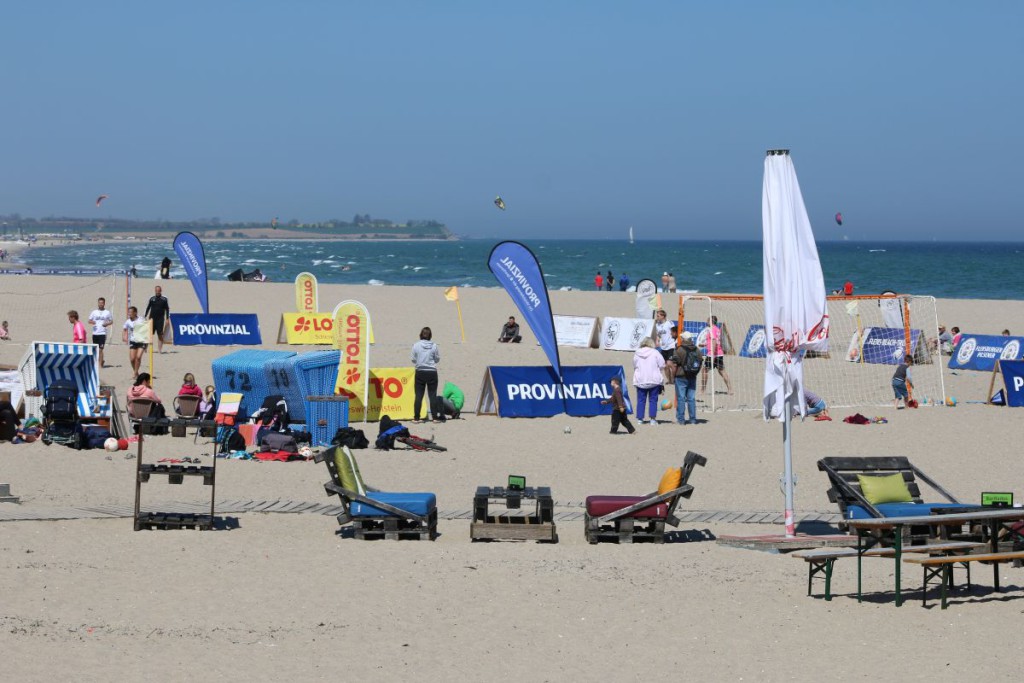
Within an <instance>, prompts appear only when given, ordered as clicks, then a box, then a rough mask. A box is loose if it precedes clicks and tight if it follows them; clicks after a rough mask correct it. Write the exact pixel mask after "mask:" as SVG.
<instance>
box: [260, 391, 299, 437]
mask: <svg viewBox="0 0 1024 683" xmlns="http://www.w3.org/2000/svg"><path fill="white" fill-rule="evenodd" d="M252 421H253V422H259V423H260V424H262V425H263V426H264V427H269V428H271V429H273V430H275V431H278V432H283V431H284V430H286V429H288V424H289V423H290V422H291V416H290V415H289V414H288V403H287V401H285V400H284V396H281V395H280V394H274V395H271V396H267V397H266V398H264V399H263V405H262V406H261V407H260V409H259V410H257V411H256V412H255V413H253V414H252Z"/></svg>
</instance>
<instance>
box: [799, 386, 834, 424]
mask: <svg viewBox="0 0 1024 683" xmlns="http://www.w3.org/2000/svg"><path fill="white" fill-rule="evenodd" d="M804 403H805V404H807V416H808V417H811V416H815V417H816V419H818V420H831V419H832V418H831V417H829V415H828V406H827V405H826V404H825V399H823V398H822V397H821V396H818V395H817V394H816V393H814V392H813V391H811V390H810V389H808V388H807V387H804ZM793 414H794V415H799V414H800V411H799V410H798V409H797V407H796V406H793Z"/></svg>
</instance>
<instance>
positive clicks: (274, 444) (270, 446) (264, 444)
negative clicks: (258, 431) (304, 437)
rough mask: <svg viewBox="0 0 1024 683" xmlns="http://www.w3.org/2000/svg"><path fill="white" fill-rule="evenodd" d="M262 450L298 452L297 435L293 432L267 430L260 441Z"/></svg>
mask: <svg viewBox="0 0 1024 683" xmlns="http://www.w3.org/2000/svg"><path fill="white" fill-rule="evenodd" d="M260 450H263V451H284V452H286V453H298V452H299V444H297V443H295V437H294V436H292V435H291V434H282V433H281V432H267V433H266V434H264V435H263V440H262V441H261V442H260Z"/></svg>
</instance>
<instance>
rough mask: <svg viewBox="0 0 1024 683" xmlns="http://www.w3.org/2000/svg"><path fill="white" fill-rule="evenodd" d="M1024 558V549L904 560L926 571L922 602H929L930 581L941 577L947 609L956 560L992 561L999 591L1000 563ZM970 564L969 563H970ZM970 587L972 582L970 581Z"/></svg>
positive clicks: (944, 603)
mask: <svg viewBox="0 0 1024 683" xmlns="http://www.w3.org/2000/svg"><path fill="white" fill-rule="evenodd" d="M1022 559H1024V550H1015V551H1013V552H1008V553H978V554H975V555H960V556H957V557H907V558H904V559H903V561H904V562H908V563H910V564H919V565H921V569H922V570H923V572H924V588H923V589H922V591H921V604H922V605H924V606H927V604H928V582H929V581H931V580H932V579H934V578H935V577H940V578H941V581H940V584H941V585H942V592H941V595H942V609H946V586H947V584H948V583H949V576H950V572H951V571H952V565H953V564H954V563H956V562H962V563H964V564H967V563H968V562H990V563H992V576H993V581H992V583H993V588H992V590H993V592H996V593H998V592H999V565H1000V564H1002V563H1004V562H1013V561H1014V560H1022ZM968 566H969V565H968ZM967 585H968V587H970V582H968V584H967Z"/></svg>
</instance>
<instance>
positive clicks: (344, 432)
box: [331, 427, 370, 448]
mask: <svg viewBox="0 0 1024 683" xmlns="http://www.w3.org/2000/svg"><path fill="white" fill-rule="evenodd" d="M331 443H332V444H333V445H335V446H348V447H349V448H369V447H370V440H369V439H367V438H366V433H365V432H363V430H362V429H353V428H352V427H338V431H336V432H335V433H334V438H333V439H331Z"/></svg>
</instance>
